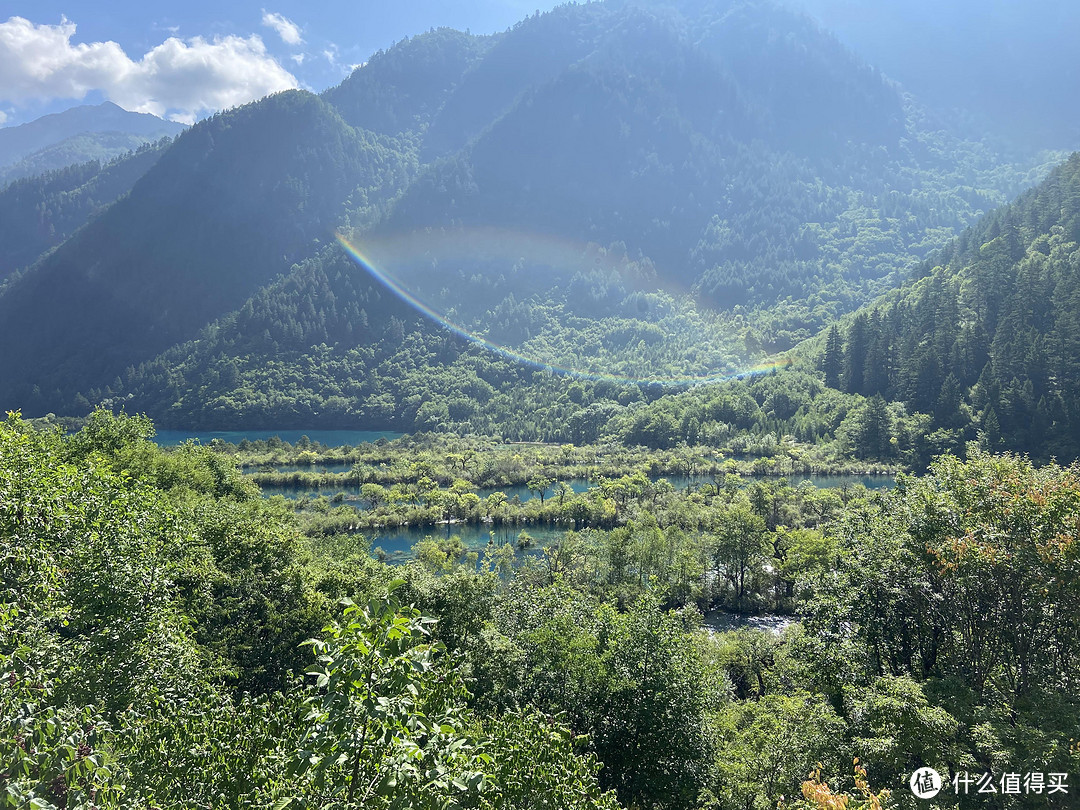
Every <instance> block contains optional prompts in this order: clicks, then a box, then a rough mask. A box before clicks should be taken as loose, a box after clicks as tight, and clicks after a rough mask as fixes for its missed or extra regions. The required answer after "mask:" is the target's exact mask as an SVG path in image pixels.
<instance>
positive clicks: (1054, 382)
mask: <svg viewBox="0 0 1080 810" xmlns="http://www.w3.org/2000/svg"><path fill="white" fill-rule="evenodd" d="M1078 243H1080V154H1074V155H1073V156H1072V157H1071V158H1070V159H1069V160H1068V161H1067V162H1066V163H1065V164H1063V165H1062V166H1060V167H1058V168H1057V169H1055V170H1054V172H1053V173H1051V175H1050V176H1049V177H1048V178H1047V179H1046V181H1045V182H1043V183H1041V184H1040V185H1039V186H1037V187H1036V188H1034V189H1032V190H1031V191H1029V192H1027V193H1025V194H1024V195H1022V196H1021V197H1020V199H1018V200H1017V201H1016V202H1015V203H1014V204H1012V205H1009V206H1007V207H1005V208H1003V209H1000V210H998V211H995V212H994V213H992V214H991V215H989V216H988V217H986V219H984V220H983V221H982V222H980V223H979V225H978V226H976V227H975V228H972V229H971V230H969V231H966V232H965V233H964V234H963V235H961V237H960V238H959V239H958V240H957V241H956V242H955V243H953V244H952V245H951V246H950V247H949V248H948V249H947V250H946V251H945V252H944V253H943V255H942V256H941V257H940V263H939V264H935V265H934V266H933V267H932V268H931V267H927V270H926V272H925V274H924V276H923V277H922V278H920V279H919V280H918V281H916V282H914V283H913V284H911V285H909V286H906V287H905V288H904V289H903V290H901V291H900V292H899V293H897V294H895V295H891V296H889V297H887V298H886V299H885V301H883V302H880V303H878V304H875V305H874V306H873V307H869V308H867V309H866V310H865V311H860V312H859V313H858V314H857V315H856V316H855V318H854V320H852V321H851V323H850V325H849V326H848V327H847V329H846V330H844V331H843V332H842V333H841V332H840V330H837V332H836V335H835V337H833V339H832V340H830V341H829V342H827V344H826V348H825V350H824V354H823V357H822V363H823V367H824V368H825V369H826V374H827V379H828V382H829V383H830V384H832V385H833V386H834V387H839V388H843V389H846V390H848V391H851V392H858V393H861V394H863V395H866V396H873V395H875V394H880V395H881V396H883V397H885V398H887V399H893V400H897V401H900V402H903V403H904V404H905V405H906V406H907V407H908V408H909V409H910V410H913V411H920V412H923V413H927V414H932V415H933V418H934V426H935V427H936V428H938V429H939V430H941V431H943V432H946V433H948V434H953V438H954V440H955V441H957V442H959V441H960V440H962V439H974V438H976V435H978V436H979V437H980V438H981V440H982V442H983V443H984V444H985V445H987V446H988V447H990V448H992V449H1005V448H1007V449H1011V450H1020V451H1024V452H1029V453H1033V454H1035V455H1037V456H1039V457H1042V458H1049V457H1050V456H1057V457H1058V458H1063V459H1064V458H1075V457H1077V456H1080V410H1078V403H1080V364H1078V363H1080V320H1078V312H1080V308H1078V307H1080V246H1078Z"/></svg>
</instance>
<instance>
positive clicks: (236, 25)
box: [0, 0, 557, 126]
mask: <svg viewBox="0 0 1080 810" xmlns="http://www.w3.org/2000/svg"><path fill="white" fill-rule="evenodd" d="M555 5H557V3H555V2H552V0H443V1H442V2H440V1H439V0H397V1H395V0H381V2H374V1H373V0H356V1H355V2H338V1H337V0H335V1H334V2H324V3H303V2H299V0H282V2H274V1H273V0H267V1H266V2H249V1H248V0H243V2H228V3H221V2H208V0H191V1H190V2H186V3H171V4H167V5H166V4H159V3H146V2H144V1H140V2H135V1H134V0H105V1H104V2H95V3H92V4H88V3H73V2H70V0H67V2H57V0H14V1H13V2H6V3H4V6H3V12H0V124H2V125H5V126H12V125H15V124H19V123H23V122H25V121H29V120H32V119H34V118H37V117H38V116H40V115H43V114H46V113H49V112H57V111H59V110H62V109H65V108H67V107H71V106H74V105H76V104H87V103H99V102H101V101H104V100H110V101H114V102H116V103H117V104H119V105H120V106H122V107H124V108H126V109H131V110H136V111H139V112H152V113H154V114H156V115H160V116H162V117H164V118H172V119H174V120H179V121H185V122H190V121H193V120H195V119H197V118H201V117H203V116H205V115H208V114H210V113H212V112H215V111H216V110H218V109H221V108H223V107H230V106H234V105H236V104H242V103H245V102H247V101H250V100H252V99H255V98H260V97H262V96H263V95H266V94H267V93H269V92H274V91H276V90H281V89H285V88H287V87H305V88H308V89H311V90H315V91H320V90H323V89H325V88H327V87H329V86H331V85H334V84H337V83H338V82H340V81H341V80H342V79H343V78H344V77H345V76H346V75H348V73H349V72H350V70H351V69H352V68H353V66H355V65H358V64H361V63H363V62H364V61H365V60H366V59H367V58H368V57H369V56H370V55H371V54H372V53H374V52H375V51H377V50H379V49H381V48H388V47H389V46H391V45H393V44H394V43H395V42H397V41H399V40H401V39H403V38H405V37H407V36H411V35H414V34H418V33H421V32H423V31H426V30H428V29H429V28H434V27H440V26H450V27H453V28H458V29H462V30H465V29H468V30H471V31H472V33H474V34H487V33H493V32H496V31H502V30H504V29H506V28H507V27H509V26H511V25H513V24H514V23H515V22H517V21H518V20H520V19H522V18H523V17H526V16H528V15H529V14H532V13H533V12H534V11H535V10H540V11H546V10H548V9H550V8H552V7H553V6H555Z"/></svg>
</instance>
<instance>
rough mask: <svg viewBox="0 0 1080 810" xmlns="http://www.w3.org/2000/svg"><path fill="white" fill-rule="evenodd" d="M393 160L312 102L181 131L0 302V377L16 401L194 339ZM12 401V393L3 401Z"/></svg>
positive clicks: (389, 174)
mask: <svg viewBox="0 0 1080 810" xmlns="http://www.w3.org/2000/svg"><path fill="white" fill-rule="evenodd" d="M398 169H399V164H398V156H397V153H396V152H392V150H390V149H388V148H387V147H386V146H384V145H382V144H380V142H379V141H378V140H377V139H376V138H375V136H372V135H365V134H361V133H357V132H356V131H355V130H353V129H352V128H351V127H349V126H348V125H346V124H345V123H344V122H343V121H342V120H341V119H340V118H339V117H338V116H337V114H336V113H334V111H333V110H332V109H331V108H330V107H329V106H328V105H326V104H325V103H324V102H322V101H320V100H319V99H318V98H316V97H315V96H313V95H311V94H310V93H305V92H300V91H296V92H287V93H281V94H278V95H275V96H272V97H270V98H268V99H266V100H265V101H263V102H261V103H258V104H252V105H248V106H246V107H242V108H239V109H237V110H234V111H232V112H230V113H227V114H222V115H218V116H215V117H214V118H212V119H210V120H207V121H203V122H201V123H200V124H198V125H197V126H195V127H193V128H191V129H189V130H187V131H186V132H184V133H183V134H181V136H180V137H178V138H177V139H176V141H175V142H174V144H173V145H172V146H171V147H170V148H169V149H168V150H166V152H165V154H163V155H162V156H161V158H160V159H159V160H158V161H157V162H156V163H155V164H154V166H153V167H152V168H151V169H150V170H149V171H147V172H146V174H145V175H143V176H142V177H141V178H140V179H139V180H138V182H136V183H135V186H134V187H133V188H132V190H131V192H130V193H129V194H128V195H127V196H125V197H123V198H122V199H120V200H118V201H117V202H116V203H114V204H113V205H112V206H111V207H110V208H109V209H108V210H107V211H105V212H104V213H103V214H102V215H101V216H100V217H98V218H97V219H96V220H94V221H93V222H92V223H91V224H90V225H89V226H88V227H86V228H84V229H82V230H80V231H78V232H77V233H76V234H75V235H74V236H73V237H72V238H71V239H69V240H68V241H67V242H65V243H64V244H63V245H61V246H60V247H59V248H58V249H57V250H56V251H54V252H53V253H51V254H50V255H49V256H47V257H46V258H45V259H43V260H42V261H41V262H40V263H39V264H37V265H36V266H35V267H34V268H33V269H32V270H31V271H29V272H27V273H26V274H25V275H23V276H22V277H21V278H19V279H18V280H17V281H16V282H14V283H12V284H10V285H8V287H7V288H6V289H5V291H4V293H3V295H0V345H5V346H14V345H19V346H23V347H28V349H27V350H24V351H20V352H5V353H4V356H3V357H2V358H0V379H2V380H4V381H5V391H6V392H7V394H8V396H9V397H10V399H8V401H12V400H14V401H18V400H19V399H20V398H21V397H24V396H26V395H27V394H28V393H29V392H30V389H31V388H32V387H33V386H38V388H39V390H41V391H50V390H53V389H54V388H57V389H59V390H64V389H68V390H70V389H71V388H75V389H76V390H83V389H85V388H89V387H91V386H93V385H94V384H95V382H97V381H99V380H105V381H108V380H111V379H112V378H113V377H114V376H116V375H117V374H119V373H121V372H123V370H124V369H125V367H127V366H129V365H131V364H132V363H138V362H140V361H142V360H145V359H149V358H151V357H153V356H154V355H155V354H157V353H158V352H160V351H162V350H164V349H166V348H168V347H169V346H170V345H172V344H173V343H176V342H178V341H182V340H184V339H187V338H189V337H191V336H192V335H194V333H195V332H197V331H198V329H199V328H200V327H202V326H203V325H205V324H206V323H208V322H209V321H210V320H211V319H213V318H214V317H217V316H218V315H221V314H223V313H225V312H228V311H230V310H232V309H234V308H236V307H238V306H239V305H241V304H242V303H243V302H244V300H245V298H246V297H247V296H248V295H249V294H250V293H251V291H253V290H256V289H258V288H259V287H260V286H262V285H264V284H266V283H268V282H270V281H271V280H273V279H274V278H275V277H276V276H277V275H278V274H280V273H283V272H286V271H287V270H288V269H289V267H290V266H291V265H292V263H293V261H295V260H297V259H299V258H301V257H302V256H303V255H304V252H305V251H306V250H307V249H308V247H309V245H310V244H311V242H312V240H315V239H318V238H325V237H326V235H327V234H329V233H331V232H332V231H333V228H334V227H335V225H336V224H337V223H338V221H339V217H340V215H341V209H342V205H343V203H344V202H345V200H346V198H347V197H348V196H349V195H350V194H351V193H353V192H356V191H362V190H366V189H370V190H371V192H370V193H371V196H372V198H377V197H378V195H380V194H384V193H387V191H388V189H391V188H392V187H393V185H394V183H395V182H399V181H397V180H395V178H394V173H395V172H397V171H398ZM12 394H14V396H11V395H12Z"/></svg>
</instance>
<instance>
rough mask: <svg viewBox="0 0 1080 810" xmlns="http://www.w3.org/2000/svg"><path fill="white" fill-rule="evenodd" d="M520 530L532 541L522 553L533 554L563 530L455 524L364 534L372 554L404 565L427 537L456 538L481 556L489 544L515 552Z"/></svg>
mask: <svg viewBox="0 0 1080 810" xmlns="http://www.w3.org/2000/svg"><path fill="white" fill-rule="evenodd" d="M523 531H524V532H527V533H528V534H529V536H530V537H532V538H533V543H532V545H531V546H530V547H529V548H528V549H522V551H530V550H531V551H532V552H533V553H539V552H540V551H541V550H542V549H543V547H544V546H545V545H547V544H549V543H551V542H552V541H553V540H557V539H559V538H561V537H562V535H563V533H564V532H565V531H566V529H565V528H557V527H551V526H491V525H489V524H480V525H469V524H460V523H458V524H453V525H443V526H395V527H394V528H388V529H373V530H371V531H370V532H367V533H366V534H368V535H369V536H371V538H372V540H371V550H372V552H374V551H375V550H376V549H377V548H381V549H382V550H383V551H384V552H385V553H386V557H387V561H388V562H403V561H404V560H406V559H408V558H410V557H412V548H413V546H414V545H416V544H417V543H419V542H420V541H421V540H426V539H427V538H429V537H430V538H431V539H432V540H436V541H439V540H445V539H446V538H448V537H452V536H454V535H457V536H458V537H460V538H461V542H462V543H464V544H465V547H466V548H467V549H468V550H469V551H476V552H479V553H480V555H481V556H483V553H484V551H486V550H487V548H488V543H489V541H490V542H491V545H493V546H501V545H503V544H505V543H509V544H510V545H511V546H513V547H514V549H515V550H517V548H518V537H519V535H520V534H521V532H523Z"/></svg>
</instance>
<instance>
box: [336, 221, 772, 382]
mask: <svg viewBox="0 0 1080 810" xmlns="http://www.w3.org/2000/svg"><path fill="white" fill-rule="evenodd" d="M336 236H337V241H338V243H339V244H340V245H341V247H342V248H343V249H344V250H345V252H346V253H347V254H348V255H349V256H350V257H351V258H352V259H353V261H355V262H356V263H357V264H358V265H360V266H361V267H362V268H363V269H364V270H366V271H367V272H368V273H369V274H370V275H371V276H372V277H374V278H375V279H377V280H378V281H379V282H380V283H381V284H382V285H383V286H384V287H386V288H387V289H388V290H390V291H391V292H393V293H394V294H395V295H396V296H398V297H399V298H400V299H401V300H402V301H404V302H405V303H407V304H408V305H409V306H411V307H412V308H414V309H415V310H417V311H418V312H420V313H422V314H423V315H425V316H426V317H428V318H430V319H431V320H433V321H436V322H437V323H439V324H440V325H441V326H442V327H443V328H445V329H447V330H449V331H450V332H452V333H454V334H456V335H458V336H460V337H462V338H464V339H465V340H467V341H469V342H470V343H473V344H475V345H477V346H479V347H482V348H483V349H485V350H487V351H489V352H491V353H493V354H496V355H498V356H500V357H503V358H506V359H508V360H511V361H513V362H515V363H521V364H523V365H526V366H530V367H533V368H536V369H538V370H542V371H548V372H551V373H554V374H559V375H563V376H567V377H574V378H578V379H584V380H593V381H601V380H603V381H608V382H614V383H618V384H623V385H626V384H631V385H648V384H659V385H663V386H672V387H689V386H695V385H703V384H708V383H716V382H723V381H725V380H734V379H740V378H743V377H747V376H751V375H755V374H764V373H768V372H771V371H774V370H776V369H779V368H785V367H787V366H789V365H791V360H790V359H788V358H785V357H781V358H775V359H772V360H770V361H768V362H764V363H759V364H756V365H752V366H748V367H745V368H742V369H740V370H738V371H731V372H727V373H723V374H707V375H682V376H640V377H636V376H626V375H620V374H611V373H606V372H603V371H600V370H597V369H582V368H573V367H570V366H567V365H560V364H558V363H554V362H550V361H548V360H544V359H541V358H537V357H530V356H528V355H526V354H524V353H522V352H521V351H519V350H516V349H513V348H511V347H509V346H506V345H502V344H500V343H496V342H494V341H492V340H490V339H489V338H487V337H485V336H484V335H482V334H478V333H476V332H473V331H470V330H469V329H466V328H465V327H464V326H463V325H461V324H460V323H457V322H455V320H453V319H452V318H451V317H449V316H448V315H447V314H446V313H444V312H440V311H439V309H437V308H436V307H434V306H432V305H431V304H429V303H428V302H426V301H424V300H423V299H422V298H421V297H420V294H419V292H417V291H414V290H411V289H410V288H409V287H408V286H406V285H405V284H404V283H403V282H402V281H401V280H399V279H398V278H396V277H395V276H394V275H393V274H392V273H391V272H390V271H389V269H387V267H386V264H387V262H384V261H381V260H376V259H375V257H374V254H375V250H377V251H378V253H379V254H380V255H392V256H394V257H395V258H396V257H401V256H404V255H408V256H410V257H412V258H416V257H428V258H430V257H434V258H435V259H436V260H438V259H439V258H443V259H446V258H462V259H464V258H468V257H469V255H470V254H471V253H472V252H473V251H475V250H476V245H477V243H478V241H479V242H481V243H484V244H487V245H488V246H489V248H490V250H489V251H488V252H489V255H500V256H501V257H502V258H507V256H508V255H510V254H508V253H507V252H506V250H507V248H506V245H508V244H509V245H513V249H514V250H516V251H517V252H518V253H520V254H521V256H522V257H523V258H524V257H526V256H527V257H528V258H529V259H530V260H538V261H539V262H541V263H543V264H550V265H553V266H563V267H571V268H573V267H574V266H581V267H584V268H587V269H595V270H600V271H601V272H603V271H610V270H611V266H610V265H611V260H610V258H609V257H607V256H606V254H605V252H604V251H602V250H599V249H597V251H590V250H589V249H583V247H582V246H581V245H579V244H575V243H572V242H568V241H565V240H559V239H556V238H554V237H549V236H540V235H535V234H519V233H508V232H506V231H495V230H493V229H491V230H480V229H473V230H471V231H470V232H468V233H465V232H458V233H457V234H449V235H447V234H444V233H438V234H433V233H431V232H420V233H417V234H410V235H408V236H407V237H398V238H396V239H392V240H380V241H379V242H378V243H377V244H376V245H375V249H372V248H371V247H369V246H365V248H364V249H361V247H360V245H359V244H357V243H356V241H354V240H351V239H349V238H347V237H346V236H345V235H344V234H342V233H340V232H339V233H338V234H337V235H336ZM499 245H501V246H502V247H499ZM514 255H516V254H514ZM636 281H642V279H636Z"/></svg>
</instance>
